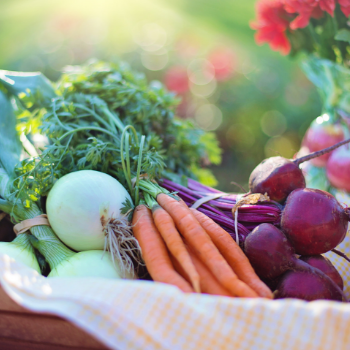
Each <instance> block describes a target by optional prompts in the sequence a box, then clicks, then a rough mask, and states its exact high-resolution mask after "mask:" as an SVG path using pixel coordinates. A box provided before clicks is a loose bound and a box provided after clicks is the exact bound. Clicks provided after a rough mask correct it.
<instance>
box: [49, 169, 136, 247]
mask: <svg viewBox="0 0 350 350" xmlns="http://www.w3.org/2000/svg"><path fill="white" fill-rule="evenodd" d="M126 199H129V201H130V202H132V200H131V197H130V195H129V194H128V192H127V191H126V190H125V188H124V187H123V186H122V185H121V184H120V183H119V182H118V181H117V180H116V179H114V178H113V177H112V176H109V175H107V174H104V173H101V172H98V171H94V170H80V171H76V172H72V173H70V174H67V175H65V176H63V177H61V178H60V179H59V180H58V181H57V182H56V183H55V185H54V186H53V187H52V189H51V191H50V192H49V195H48V197H47V201H46V210H47V215H48V219H49V221H50V224H51V227H52V229H53V230H54V232H55V233H56V235H57V236H58V237H59V238H60V240H61V241H62V242H63V243H64V244H66V245H67V246H68V247H70V248H72V249H74V250H76V251H84V250H95V249H104V245H105V233H104V225H105V223H106V222H107V221H108V219H109V218H111V217H115V218H117V219H120V218H122V217H123V215H122V214H121V213H120V208H121V207H122V206H123V205H122V202H124V201H125V200H126Z"/></svg>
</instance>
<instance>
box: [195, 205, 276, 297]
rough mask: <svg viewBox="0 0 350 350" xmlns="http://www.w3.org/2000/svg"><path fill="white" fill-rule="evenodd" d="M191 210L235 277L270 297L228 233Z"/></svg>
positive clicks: (263, 284) (209, 219)
mask: <svg viewBox="0 0 350 350" xmlns="http://www.w3.org/2000/svg"><path fill="white" fill-rule="evenodd" d="M191 211H192V213H193V215H194V216H195V218H196V219H197V220H198V222H199V223H200V224H201V225H202V227H203V228H204V229H205V231H206V232H207V233H208V235H209V236H210V238H211V239H212V241H213V243H214V244H215V246H216V247H217V248H218V249H219V251H220V253H221V254H222V256H223V257H224V258H225V259H226V261H227V262H228V264H229V265H230V266H231V268H232V269H233V271H234V272H235V273H236V274H237V277H238V278H239V279H240V280H241V281H243V282H245V283H246V284H247V285H248V286H250V287H251V288H252V289H254V290H255V291H256V292H257V293H258V295H260V296H261V297H264V298H269V299H272V293H271V290H270V289H269V288H268V287H267V286H266V284H265V283H264V282H262V281H261V280H260V278H259V277H258V276H257V274H256V273H255V271H254V269H253V267H252V266H251V264H250V262H249V260H248V258H247V257H246V255H245V254H244V253H243V251H242V249H241V248H240V247H239V245H238V244H237V243H236V242H235V241H234V240H233V239H232V237H231V236H230V235H229V233H228V232H226V231H225V230H224V229H223V228H222V227H220V226H219V225H218V224H217V223H216V222H215V221H213V220H212V219H211V218H209V217H208V216H206V215H205V214H203V213H201V212H199V211H198V210H196V209H191Z"/></svg>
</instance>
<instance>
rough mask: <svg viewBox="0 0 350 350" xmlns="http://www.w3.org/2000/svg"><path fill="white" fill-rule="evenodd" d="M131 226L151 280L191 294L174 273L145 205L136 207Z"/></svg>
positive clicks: (187, 284) (189, 288) (185, 282)
mask: <svg viewBox="0 0 350 350" xmlns="http://www.w3.org/2000/svg"><path fill="white" fill-rule="evenodd" d="M132 224H133V232H134V235H135V237H136V239H137V240H138V242H139V244H140V247H141V250H142V256H143V259H144V261H145V263H146V266H147V269H148V271H149V273H150V274H151V276H152V278H153V279H154V280H155V281H158V282H163V283H168V284H172V285H175V286H177V287H178V288H180V289H181V290H182V291H183V292H185V293H191V292H193V291H194V290H193V288H192V287H191V285H190V284H189V283H188V282H187V281H186V280H185V279H184V278H183V277H181V276H180V275H179V274H178V273H177V272H176V271H175V269H174V267H173V265H172V263H171V260H170V257H169V254H168V251H167V248H166V245H165V243H164V241H163V240H162V237H161V235H160V233H159V232H158V229H157V227H156V226H155V224H154V221H153V217H152V212H151V210H150V209H148V208H147V206H146V205H144V204H140V205H138V206H137V207H136V209H135V211H134V215H133V221H132Z"/></svg>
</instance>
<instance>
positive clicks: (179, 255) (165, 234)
mask: <svg viewBox="0 0 350 350" xmlns="http://www.w3.org/2000/svg"><path fill="white" fill-rule="evenodd" d="M152 215H153V219H154V223H155V224H156V227H157V229H158V231H159V233H160V234H161V236H162V238H163V240H164V241H165V244H166V246H167V248H168V250H169V251H170V253H171V254H172V255H173V256H174V257H175V259H176V260H177V261H178V262H179V263H180V265H181V266H182V267H183V269H184V270H185V271H186V272H187V274H188V276H189V278H190V281H191V283H192V286H193V288H194V290H195V291H196V292H197V293H200V292H201V289H200V284H199V275H198V272H197V271H196V268H195V267H194V265H193V262H192V260H191V257H190V255H189V253H188V251H187V250H186V247H185V244H184V242H183V240H182V238H181V236H180V234H179V232H178V230H177V229H176V227H175V224H174V221H173V219H172V218H171V216H170V215H169V214H168V213H167V212H166V211H165V210H164V209H163V208H162V207H161V206H159V205H155V206H153V208H152Z"/></svg>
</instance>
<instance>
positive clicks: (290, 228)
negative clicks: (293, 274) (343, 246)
mask: <svg viewBox="0 0 350 350" xmlns="http://www.w3.org/2000/svg"><path fill="white" fill-rule="evenodd" d="M348 220H349V215H348V210H344V209H343V208H342V206H341V205H340V204H339V202H338V201H337V200H336V199H335V198H334V197H333V196H332V195H331V194H329V193H328V192H325V191H321V190H317V189H310V188H300V189H296V190H294V191H293V192H292V193H291V194H290V195H289V196H288V198H287V202H286V205H285V208H284V209H283V212H282V216H281V229H282V230H283V232H284V233H285V235H286V236H287V238H288V239H289V240H290V242H291V243H292V245H293V246H294V248H295V251H296V253H297V254H300V255H317V254H322V253H325V252H328V251H330V250H332V249H333V248H335V247H336V246H337V245H338V244H339V243H340V242H342V241H343V239H344V237H345V234H346V231H347V227H348Z"/></svg>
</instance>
